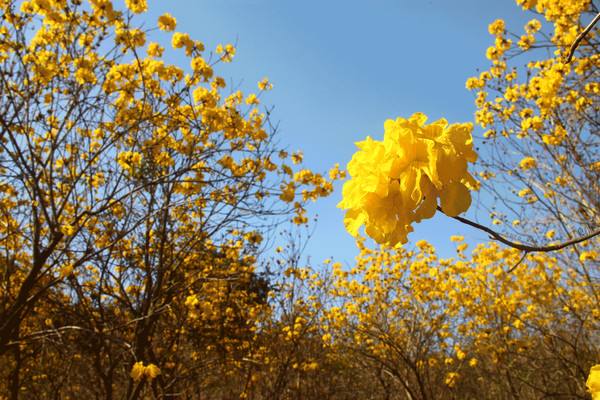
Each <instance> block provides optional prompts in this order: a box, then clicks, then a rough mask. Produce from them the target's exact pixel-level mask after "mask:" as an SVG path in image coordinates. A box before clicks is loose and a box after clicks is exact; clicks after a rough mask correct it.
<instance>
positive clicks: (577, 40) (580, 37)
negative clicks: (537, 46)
mask: <svg viewBox="0 0 600 400" xmlns="http://www.w3.org/2000/svg"><path fill="white" fill-rule="evenodd" d="M598 20H600V12H599V13H598V14H596V16H595V17H594V19H593V20H592V21H591V22H590V23H589V24H588V26H586V27H585V29H584V30H583V31H582V32H581V33H580V34H579V35H577V38H575V41H574V42H573V44H572V45H571V47H570V48H569V54H568V55H567V58H566V60H565V63H567V64H568V63H570V62H571V59H572V58H573V55H574V54H575V50H577V47H578V46H579V43H581V41H582V40H583V38H584V37H585V35H587V34H588V33H589V32H590V31H591V30H592V28H593V27H594V25H595V24H596V22H598Z"/></svg>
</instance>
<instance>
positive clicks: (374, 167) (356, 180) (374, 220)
mask: <svg viewBox="0 0 600 400" xmlns="http://www.w3.org/2000/svg"><path fill="white" fill-rule="evenodd" d="M426 121H427V117H426V116H425V115H424V114H422V113H416V114H414V115H413V116H411V117H410V118H408V119H404V118H398V119H396V120H395V121H394V120H388V121H386V123H385V125H384V128H385V133H384V139H383V140H382V141H378V140H374V139H372V138H371V137H367V138H366V139H365V140H364V141H362V142H358V143H356V146H357V147H358V148H359V151H357V152H356V153H355V154H354V156H353V157H352V160H351V161H350V162H349V163H348V168H347V170H348V173H349V174H350V177H351V179H350V180H349V181H347V182H346V183H345V184H344V187H343V192H342V196H343V199H342V201H341V202H340V203H339V204H338V207H339V208H342V209H345V210H347V211H346V217H345V220H344V223H345V225H346V229H347V230H348V232H349V233H350V234H351V235H353V236H357V235H358V230H359V228H360V226H362V225H365V231H366V233H367V235H369V236H370V237H372V238H373V239H374V240H375V241H377V242H378V243H381V244H386V245H390V246H393V245H396V244H398V243H405V242H406V241H407V234H408V233H409V232H411V231H412V227H411V224H412V223H413V222H419V221H421V220H423V219H426V218H431V217H432V216H433V214H434V213H435V211H436V207H437V206H438V199H439V201H440V206H441V208H442V210H443V211H444V213H446V214H447V215H450V216H456V215H458V214H460V213H462V212H464V211H466V210H467V209H468V208H469V206H470V204H471V196H470V193H469V189H474V188H476V186H477V182H476V181H475V179H474V178H473V177H472V176H471V175H470V174H469V172H468V171H467V164H468V163H469V162H474V161H475V160H476V159H477V154H476V153H475V152H474V151H473V148H472V137H471V131H472V129H473V126H472V124H470V123H466V124H452V125H449V124H448V122H447V121H446V120H445V119H440V120H438V121H435V122H433V123H431V124H429V125H425V122H426Z"/></svg>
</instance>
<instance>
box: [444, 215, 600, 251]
mask: <svg viewBox="0 0 600 400" xmlns="http://www.w3.org/2000/svg"><path fill="white" fill-rule="evenodd" d="M437 209H438V211H441V212H444V211H443V210H442V209H441V208H440V207H437ZM444 214H445V213H444ZM446 215H447V214H446ZM448 216H449V215H448ZM449 217H450V216H449ZM450 218H453V219H455V220H457V221H459V222H462V223H463V224H466V225H469V226H472V227H473V228H477V229H479V230H481V231H484V232H485V233H487V234H489V235H490V239H494V240H497V241H499V242H500V243H503V244H505V245H507V246H509V247H512V248H514V249H517V250H521V251H525V252H527V253H540V252H544V253H548V252H551V251H557V250H560V249H564V248H565V247H569V246H572V245H574V244H577V243H581V242H585V241H586V240H589V239H591V238H593V237H594V236H598V235H600V229H596V230H595V231H592V232H591V233H589V234H587V235H585V236H580V237H578V238H575V239H571V240H568V241H566V242H563V243H558V244H551V245H548V246H535V245H529V244H522V243H517V242H513V241H511V240H508V239H506V238H505V237H504V236H502V235H500V234H499V233H498V232H496V231H494V230H492V229H490V228H488V227H487V226H483V225H481V224H478V223H477V222H474V221H471V220H469V219H467V218H464V217H459V216H456V217H450Z"/></svg>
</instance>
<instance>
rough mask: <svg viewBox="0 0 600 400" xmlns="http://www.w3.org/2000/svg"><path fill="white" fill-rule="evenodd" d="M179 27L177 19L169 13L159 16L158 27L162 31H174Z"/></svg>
mask: <svg viewBox="0 0 600 400" xmlns="http://www.w3.org/2000/svg"><path fill="white" fill-rule="evenodd" d="M176 27H177V20H176V19H175V18H174V17H173V16H172V15H171V14H169V13H165V14H163V15H161V16H160V17H158V29H160V30H161V31H169V32H172V31H174V30H175V28H176Z"/></svg>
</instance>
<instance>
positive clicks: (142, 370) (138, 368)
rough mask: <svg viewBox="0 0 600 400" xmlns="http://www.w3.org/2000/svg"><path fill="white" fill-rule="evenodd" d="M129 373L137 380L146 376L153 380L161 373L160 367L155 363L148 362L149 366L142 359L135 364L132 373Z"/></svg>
mask: <svg viewBox="0 0 600 400" xmlns="http://www.w3.org/2000/svg"><path fill="white" fill-rule="evenodd" d="M129 375H130V376H131V379H133V380H134V381H136V382H139V381H141V380H142V379H144V377H146V378H148V380H153V379H154V378H156V377H157V376H158V375H160V368H158V367H157V366H156V365H154V364H148V365H147V366H144V363H143V362H142V361H138V362H136V363H135V364H133V367H132V368H131V373H130V374H129Z"/></svg>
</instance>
